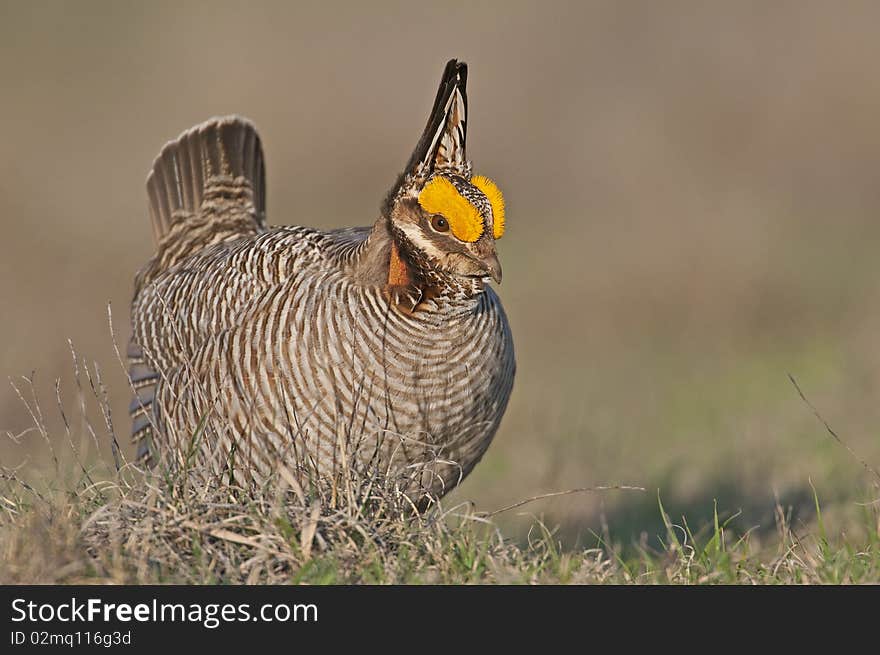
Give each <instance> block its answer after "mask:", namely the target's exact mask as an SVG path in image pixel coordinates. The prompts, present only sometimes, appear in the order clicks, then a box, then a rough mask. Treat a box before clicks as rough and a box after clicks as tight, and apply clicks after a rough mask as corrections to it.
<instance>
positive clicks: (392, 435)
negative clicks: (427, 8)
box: [128, 60, 515, 495]
mask: <svg viewBox="0 0 880 655" xmlns="http://www.w3.org/2000/svg"><path fill="white" fill-rule="evenodd" d="M466 82H467V66H466V65H465V64H464V63H460V62H458V61H456V60H452V61H450V62H449V63H448V64H447V66H446V69H445V71H444V73H443V78H442V80H441V83H440V89H439V91H438V92H437V98H436V100H435V102H434V107H433V109H432V111H431V115H430V118H429V120H428V124H427V127H426V128H425V131H424V133H423V134H422V137H421V139H420V140H419V142H418V145H417V146H416V148H415V151H414V152H413V154H412V156H411V158H410V160H409V163H408V164H407V166H406V169H405V170H404V172H403V174H402V175H400V176H399V178H398V180H397V182H396V183H395V184H394V186H393V188H392V189H391V191H390V192H389V193H388V195H387V198H386V199H385V202H384V203H383V205H382V207H381V210H380V212H379V216H378V218H377V219H376V220H375V222H374V223H373V224H372V226H368V227H354V228H344V229H338V230H329V231H323V230H317V229H313V228H308V227H269V226H267V224H266V203H265V193H266V186H265V166H264V161H263V153H262V148H261V143H260V137H259V136H258V134H257V131H256V129H255V128H254V126H253V125H252V124H251V123H250V122H249V121H247V120H245V119H243V118H240V117H235V116H232V117H226V118H217V119H212V120H209V121H207V122H205V123H203V124H201V125H198V126H196V127H193V128H192V129H190V130H188V131H187V132H184V133H183V134H182V135H181V136H180V137H179V138H177V139H176V140H174V141H172V142H170V143H168V144H167V145H166V146H165V147H164V148H163V149H162V151H161V153H160V154H159V156H158V157H157V158H156V160H155V162H154V164H153V169H152V172H151V173H150V175H149V177H148V178H147V190H148V194H149V201H150V215H151V219H152V225H153V231H154V235H155V238H156V240H157V243H158V247H157V252H156V254H155V256H154V257H153V258H152V259H151V260H150V261H149V263H148V264H147V265H146V266H145V267H144V268H143V269H142V270H141V271H140V272H139V273H138V275H137V277H136V280H135V294H134V301H133V304H132V339H131V343H130V346H129V353H128V354H129V358H130V363H131V368H130V377H131V381H132V384H133V385H134V387H135V389H136V397H135V398H134V400H133V401H132V404H131V413H132V417H133V430H132V431H133V438H134V439H135V441H136V442H137V444H138V457H139V458H142V459H144V460H146V461H148V462H149V461H155V460H156V459H157V458H158V457H163V458H165V459H166V460H167V461H168V462H169V463H171V464H172V465H174V464H175V463H177V464H180V463H181V462H182V461H183V460H184V458H189V457H193V456H194V457H195V458H197V459H198V460H199V461H200V462H201V463H203V464H206V465H208V466H209V467H211V468H212V469H213V470H215V471H217V472H225V471H227V470H229V469H231V475H233V476H236V477H241V476H245V477H247V478H248V479H254V477H255V476H260V475H265V474H266V473H268V472H271V471H272V470H274V469H277V468H278V467H280V466H283V467H285V468H286V469H287V470H288V471H290V472H291V473H293V474H294V475H295V476H297V477H298V478H299V479H300V480H302V479H303V476H312V475H319V476H333V475H334V474H335V473H337V472H339V471H340V470H342V469H343V468H344V467H348V468H349V469H353V468H361V469H363V468H364V467H372V468H374V469H375V470H378V471H382V472H383V474H385V475H387V476H390V477H391V478H393V479H399V480H400V481H401V484H402V487H403V488H405V489H406V490H407V491H406V492H407V493H413V490H415V491H416V492H419V491H424V490H427V491H430V492H431V493H433V494H436V495H442V494H443V493H445V492H447V491H448V490H449V489H450V488H451V487H453V486H454V485H455V484H456V483H457V482H458V481H459V480H460V479H461V478H462V477H463V476H464V475H466V474H467V473H468V472H469V471H470V470H471V469H472V468H473V466H474V465H475V464H476V463H477V461H478V460H479V459H480V457H481V456H482V455H483V453H484V452H485V450H486V448H487V447H488V445H489V443H490V441H491V440H492V438H493V436H494V435H495V432H496V430H497V428H498V425H499V422H500V421H501V417H502V414H503V413H504V410H505V408H506V406H507V401H508V398H509V397H510V392H511V388H512V386H513V377H514V369H515V363H514V352H513V342H512V339H511V334H510V328H509V326H508V323H507V319H506V317H505V314H504V311H503V309H502V307H501V302H500V300H499V298H498V296H497V295H496V293H495V292H494V291H493V290H492V288H491V287H490V286H488V284H487V281H488V279H489V278H492V279H494V280H495V281H497V282H500V281H501V266H500V264H499V261H498V257H497V254H496V250H495V241H496V239H498V238H500V237H501V235H502V233H503V232H504V200H503V198H502V195H501V193H500V191H499V190H498V188H497V187H496V186H495V184H494V183H493V182H492V181H491V180H489V179H488V178H485V177H482V176H476V175H473V174H472V169H471V163H470V162H469V161H468V159H467V157H466V155H465V136H466V127H467V95H466V89H465V86H466ZM340 184H344V182H343V181H342V180H341V181H340ZM426 463H427V464H426Z"/></svg>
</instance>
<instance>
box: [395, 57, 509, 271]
mask: <svg viewBox="0 0 880 655" xmlns="http://www.w3.org/2000/svg"><path fill="white" fill-rule="evenodd" d="M466 83H467V65H466V64H464V63H462V62H458V61H456V60H455V59H453V60H451V61H450V62H449V63H448V64H447V65H446V69H445V70H444V72H443V78H442V79H441V81H440V88H439V90H438V91H437V98H436V100H435V101H434V108H433V109H432V111H431V115H430V118H429V119H428V124H427V126H426V128H425V131H424V132H423V134H422V138H421V139H420V140H419V142H418V145H416V148H415V150H414V151H413V154H412V156H411V157H410V161H409V163H408V165H407V167H406V169H405V170H404V173H403V175H402V176H401V177H400V179H399V180H398V183H397V184H396V185H395V187H394V188H393V189H392V191H391V192H390V193H389V196H388V200H387V201H386V205H385V211H384V213H385V216H386V218H387V219H388V221H389V225H390V228H391V232H392V235H393V238H394V239H395V242H396V244H397V246H398V248H399V249H400V252H401V253H402V255H403V256H404V258H406V259H408V263H409V264H410V265H412V266H415V267H416V268H417V269H420V270H423V271H427V272H429V273H430V272H439V273H441V274H444V275H446V276H453V277H458V278H471V279H479V280H483V279H485V278H492V279H493V280H495V281H496V282H499V283H500V282H501V264H500V262H499V261H498V254H497V252H496V249H495V241H496V240H497V239H500V238H501V236H502V234H503V233H504V197H503V196H502V194H501V191H500V190H499V189H498V187H497V186H496V184H495V183H494V182H493V181H492V180H490V179H489V178H487V177H485V176H482V175H473V174H472V169H471V163H470V161H468V159H467V157H466V154H465V137H466V134H467V93H466V88H465V87H466Z"/></svg>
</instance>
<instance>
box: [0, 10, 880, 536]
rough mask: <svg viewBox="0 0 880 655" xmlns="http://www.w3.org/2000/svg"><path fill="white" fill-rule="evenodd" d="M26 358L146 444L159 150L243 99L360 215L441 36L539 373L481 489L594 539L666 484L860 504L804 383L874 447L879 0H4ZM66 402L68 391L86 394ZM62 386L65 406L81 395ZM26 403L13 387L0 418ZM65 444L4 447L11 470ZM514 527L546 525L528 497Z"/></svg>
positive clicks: (642, 507) (487, 496)
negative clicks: (126, 369) (136, 384)
mask: <svg viewBox="0 0 880 655" xmlns="http://www.w3.org/2000/svg"><path fill="white" fill-rule="evenodd" d="M0 15H2V19H0V55H2V56H0V83H2V84H0V89H2V102H0V216H2V219H0V220H2V222H3V223H2V225H3V231H2V238H0V311H2V313H3V317H4V320H2V321H0V374H2V375H3V376H4V377H6V376H18V375H22V374H26V375H29V374H30V373H31V372H32V371H35V372H36V374H35V375H36V378H35V379H36V389H37V392H38V394H39V397H40V399H41V401H42V404H43V406H44V411H45V413H46V415H47V420H49V421H50V422H53V421H54V423H53V425H55V426H56V427H57V425H59V423H58V419H57V417H54V418H53V415H54V414H56V413H57V411H54V412H53V407H54V405H53V398H54V380H55V378H58V377H61V378H62V379H63V387H62V388H63V389H69V384H70V378H71V375H72V366H71V364H70V356H69V353H68V345H67V339H68V338H70V339H71V340H72V341H73V343H74V344H75V346H76V348H77V349H78V351H79V352H80V354H82V355H83V356H84V357H86V358H87V359H88V360H89V361H95V362H98V364H99V365H100V367H101V368H102V370H103V371H104V373H105V376H106V379H107V382H108V386H109V388H110V393H111V399H112V406H113V409H114V419H115V421H116V424H117V428H118V432H119V433H120V435H121V437H122V438H124V436H125V434H126V432H127V429H128V424H127V423H128V422H127V419H126V417H125V409H126V407H127V404H128V400H129V394H128V391H127V385H126V382H125V380H124V377H123V373H122V370H121V369H120V367H119V366H118V364H117V363H116V360H115V355H114V353H113V348H112V343H111V339H110V335H109V331H108V327H107V319H106V306H107V303H112V307H113V312H114V316H115V321H116V324H117V329H118V331H119V336H120V339H121V340H123V341H124V340H126V339H127V338H128V313H127V312H128V303H129V300H130V293H131V287H132V277H133V275H134V273H135V271H136V270H137V269H138V268H139V267H140V266H141V265H142V264H143V263H144V262H146V260H147V259H148V258H149V256H150V255H151V252H152V248H153V244H152V242H151V232H150V228H149V224H148V219H147V212H146V197H145V192H144V180H145V177H146V174H147V171H148V169H149V167H150V164H151V162H152V159H153V157H154V156H155V155H156V154H157V153H158V151H159V149H160V147H161V146H162V144H163V143H164V142H165V141H167V140H169V139H171V138H173V137H175V136H176V135H177V134H178V133H179V132H181V131H182V130H184V129H185V128H187V127H189V126H191V125H193V124H195V123H197V122H200V121H202V120H204V119H205V118H207V117H209V116H212V115H218V114H225V113H240V114H243V115H246V116H248V117H250V118H251V119H253V120H254V121H255V122H256V123H257V125H258V127H259V128H260V130H261V133H262V137H263V142H264V144H265V148H266V152H267V158H268V184H269V194H268V202H269V217H270V221H271V222H273V223H279V224H287V223H296V224H306V225H314V226H319V227H334V226H342V225H355V224H361V225H362V224H368V223H371V222H372V221H373V220H374V218H375V217H376V214H377V208H378V206H379V203H380V200H381V198H382V197H383V194H384V193H385V191H386V189H387V188H388V187H389V186H390V185H391V183H392V182H393V181H394V179H395V176H396V174H397V173H398V172H399V171H400V169H401V167H402V166H403V164H404V163H405V161H406V159H407V157H408V155H409V153H410V150H411V148H412V146H413V145H414V144H415V141H416V139H417V138H418V136H419V134H420V131H421V129H422V127H423V125H424V122H425V120H426V118H427V112H428V111H429V109H430V105H431V101H432V100H433V95H434V93H435V90H436V84H437V81H438V79H439V75H440V72H441V71H442V68H443V65H444V63H445V61H446V60H447V59H448V58H450V57H458V58H461V59H464V60H465V61H467V62H468V63H469V64H470V78H469V85H468V86H469V95H470V110H471V111H470V121H469V138H470V142H469V154H470V156H471V158H472V159H473V161H474V163H475V167H476V169H477V171H479V172H481V173H485V174H488V175H490V176H492V177H493V178H494V179H496V180H497V181H498V183H499V185H500V186H501V188H502V189H503V190H504V192H505V194H506V197H507V202H508V205H509V209H508V231H507V234H506V235H505V237H504V240H503V241H502V242H501V244H500V253H501V257H502V262H503V265H504V273H505V275H504V284H503V285H502V286H501V288H500V294H501V296H502V299H503V301H504V303H505V306H506V307H507V310H508V314H509V317H510V321H511V324H512V328H513V332H514V337H515V342H516V347H517V354H518V364H519V368H518V376H517V383H516V387H515V390H514V395H513V398H512V401H511V404H510V407H509V410H508V413H507V416H506V418H505V421H504V423H503V425H502V429H501V431H500V432H499V434H498V436H497V438H496V441H495V443H494V444H493V446H492V447H491V448H490V450H489V453H488V454H487V456H486V457H485V459H484V461H483V462H482V463H481V464H480V465H479V466H478V467H477V468H476V469H475V471H474V473H473V474H472V475H471V476H470V478H468V480H467V481H466V483H465V484H464V485H463V487H462V488H461V489H460V490H459V491H458V492H456V494H455V498H457V499H460V500H463V499H472V500H474V501H475V502H476V503H477V505H478V507H480V508H481V509H493V508H495V507H498V506H501V505H505V504H507V503H510V502H514V501H516V500H519V499H521V498H524V497H526V496H530V495H534V494H540V493H545V492H550V491H556V490H561V489H566V488H568V487H576V486H587V485H594V484H603V483H616V482H619V483H629V484H639V485H642V486H645V487H646V488H647V489H648V490H649V492H648V493H647V494H636V493H623V492H618V493H609V494H605V495H603V496H597V495H578V496H569V497H565V498H561V499H554V500H548V501H541V502H539V503H535V504H534V505H531V506H527V507H525V508H523V511H527V512H534V513H538V514H543V515H544V516H545V517H547V520H548V522H549V523H551V524H558V525H560V526H561V528H562V533H563V535H564V536H566V537H567V538H568V539H569V541H572V540H575V539H578V538H579V539H580V542H581V543H586V542H590V543H594V541H591V539H592V537H591V536H590V531H591V530H596V531H598V530H599V525H600V513H601V512H604V514H605V517H606V518H607V521H608V523H609V526H610V530H611V532H612V534H615V535H618V536H619V537H620V538H621V539H623V540H627V539H630V538H631V537H635V536H638V534H639V533H640V532H641V531H643V530H645V531H648V532H649V533H651V531H652V530H654V529H655V528H656V526H657V524H658V523H659V512H658V510H657V500H656V494H657V490H658V489H659V490H660V493H661V494H662V497H663V499H664V504H665V506H666V508H667V510H668V511H669V512H670V514H672V515H673V516H675V515H676V514H681V513H683V512H687V513H688V516H689V518H693V520H694V522H695V523H698V522H699V519H700V518H702V517H705V516H707V515H711V511H712V501H713V499H717V500H718V504H719V508H721V509H723V510H729V511H734V510H736V509H738V508H742V509H743V510H744V514H743V516H742V517H740V519H738V521H739V522H740V523H739V525H740V526H741V527H742V529H748V528H750V527H752V526H754V525H758V524H760V525H762V526H763V527H767V526H768V521H769V524H770V525H772V520H771V519H770V517H771V516H772V507H773V503H774V496H775V495H778V496H779V498H780V499H781V501H782V502H783V504H791V505H792V506H793V507H794V508H795V510H796V511H797V512H799V516H800V517H801V519H802V520H809V519H810V511H811V510H810V509H809V507H810V504H811V502H812V501H811V499H810V497H809V494H810V493H811V491H810V487H809V484H810V481H812V483H813V485H814V486H815V488H816V490H817V492H818V494H819V497H820V500H822V501H823V503H824V504H826V505H827V506H829V514H830V515H831V516H833V517H837V518H836V520H837V521H838V523H839V524H840V525H841V526H844V527H845V525H846V523H845V522H846V517H847V516H848V515H849V514H851V513H852V512H858V511H859V509H858V508H859V506H858V505H857V504H856V503H857V502H858V501H864V500H870V499H871V498H872V497H876V494H875V495H874V496H872V495H871V494H872V490H871V489H870V487H869V484H868V482H869V480H870V478H869V477H868V476H867V475H866V474H865V472H864V471H863V469H862V468H861V466H860V465H859V463H858V462H857V461H855V460H854V459H853V458H852V457H850V456H849V455H848V454H847V453H846V452H845V451H844V450H843V449H842V448H840V447H839V446H838V445H836V444H834V443H833V442H832V441H831V439H830V438H829V437H828V436H827V435H826V434H825V433H824V429H823V428H822V427H821V425H820V424H819V423H818V421H817V420H816V419H815V418H814V417H813V416H812V415H811V413H810V411H809V409H808V408H807V407H806V406H805V405H804V404H803V402H802V401H801V400H800V399H799V398H798V396H797V393H796V391H795V390H794V388H793V387H792V385H791V383H790V382H789V380H788V378H787V373H789V372H790V373H792V374H793V375H794V376H795V377H797V378H798V380H799V382H800V383H801V385H802V386H803V388H804V390H805V392H806V393H807V395H808V396H809V397H810V399H811V400H812V401H813V402H814V403H815V404H816V405H817V406H818V407H819V408H820V410H821V411H822V413H823V415H824V416H825V418H826V419H827V420H828V421H829V422H830V423H831V424H832V425H833V426H834V427H835V429H837V431H838V432H839V433H840V434H841V436H842V437H843V438H844V439H845V440H846V441H847V442H848V443H849V444H850V445H851V446H852V447H853V448H854V449H855V450H856V451H857V452H858V453H859V454H860V455H861V456H862V457H864V458H865V459H867V460H868V461H869V462H872V463H874V464H875V465H877V464H880V437H878V428H880V403H878V399H880V261H878V260H877V257H876V256H875V251H876V249H877V247H878V242H880V184H878V181H880V67H878V63H877V62H878V61H880V39H878V38H877V25H878V24H880V6H878V5H877V4H875V3H864V4H857V3H852V4H851V3H828V2H817V3H812V4H811V3H806V2H791V3H784V2H776V3H766V2H754V3H750V2H728V3H717V4H716V3H702V2H681V3H673V2H664V3H654V2H647V1H644V2H619V1H610V2H585V3H561V2H560V3H545V2H541V3H538V2H534V3H522V2H491V3H490V2H479V3H471V2H443V3H431V4H421V3H417V4H414V3H411V2H399V3H398V2H377V3H338V4H335V3H327V2H322V3H314V4H311V3H310V4H302V5H300V4H299V3H265V2H259V3H257V2H251V3H219V2H211V3H208V2H205V3H195V2H190V3H179V2H174V3H160V2H150V3H116V2H76V3H62V2H48V3H45V2H28V3H25V2H13V3H10V2H2V3H0ZM65 398H69V394H67V395H66V396H65ZM65 402H66V403H72V399H71V400H66V401H65ZM29 424H30V419H29V418H28V416H27V413H26V411H25V410H24V408H23V407H22V405H21V402H20V401H19V400H18V399H17V398H16V396H15V393H14V392H13V391H12V389H11V388H9V387H7V388H6V390H5V391H0V429H8V430H11V431H13V432H18V431H20V430H22V429H24V428H26V427H27V426H28V425H29ZM28 450H29V451H30V456H31V457H32V458H33V459H32V460H31V461H39V458H40V452H41V451H40V448H31V449H26V448H25V449H22V448H20V447H15V446H13V444H11V442H9V441H4V442H3V443H2V445H0V463H2V464H4V465H7V466H11V465H15V464H18V463H20V462H22V461H24V459H25V457H26V455H27V454H28V452H26V451H28ZM502 521H503V525H504V527H505V529H506V530H509V531H510V533H511V534H515V533H516V532H517V531H518V530H520V529H521V527H522V525H525V524H526V523H527V519H524V518H521V517H518V516H517V515H516V514H515V513H508V514H507V515H505V516H504V517H503V518H502Z"/></svg>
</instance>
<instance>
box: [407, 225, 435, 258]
mask: <svg viewBox="0 0 880 655" xmlns="http://www.w3.org/2000/svg"><path fill="white" fill-rule="evenodd" d="M398 227H399V228H400V230H401V231H402V232H403V233H404V234H405V235H406V238H407V239H409V240H410V242H411V243H412V244H413V245H414V246H416V247H417V248H418V249H419V250H421V251H423V252H425V253H427V254H428V255H430V256H431V257H433V258H434V259H437V260H441V259H442V258H443V256H444V255H445V253H444V252H442V251H441V250H438V249H437V246H435V245H434V243H433V242H432V241H431V240H430V239H426V238H425V235H424V234H422V228H421V227H419V226H418V225H416V224H414V223H403V224H402V225H398Z"/></svg>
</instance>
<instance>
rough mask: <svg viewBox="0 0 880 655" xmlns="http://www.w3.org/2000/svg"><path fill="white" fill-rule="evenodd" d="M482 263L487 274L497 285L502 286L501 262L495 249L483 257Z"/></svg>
mask: <svg viewBox="0 0 880 655" xmlns="http://www.w3.org/2000/svg"><path fill="white" fill-rule="evenodd" d="M480 262H482V264H483V266H484V267H485V269H486V272H487V273H488V274H489V275H490V276H492V279H493V280H495V282H496V284H501V262H500V261H498V253H496V252H495V249H494V248H493V249H492V252H490V253H489V254H488V255H485V256H483V257H482V258H481V259H480Z"/></svg>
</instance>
